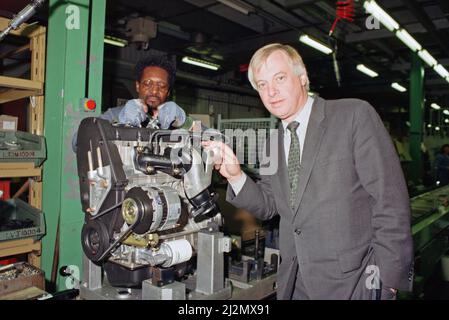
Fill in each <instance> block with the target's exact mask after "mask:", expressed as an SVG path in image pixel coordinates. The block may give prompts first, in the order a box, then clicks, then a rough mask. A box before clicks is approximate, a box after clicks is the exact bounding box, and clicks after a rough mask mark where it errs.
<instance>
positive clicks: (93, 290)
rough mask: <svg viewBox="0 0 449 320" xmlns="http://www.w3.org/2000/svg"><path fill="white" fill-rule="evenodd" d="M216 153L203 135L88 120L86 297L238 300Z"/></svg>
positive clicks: (80, 160) (84, 140) (83, 170)
mask: <svg viewBox="0 0 449 320" xmlns="http://www.w3.org/2000/svg"><path fill="white" fill-rule="evenodd" d="M195 141H196V143H195ZM213 156H214V155H213V151H209V152H204V155H202V150H201V137H200V136H199V135H198V136H196V135H195V133H191V132H187V131H181V130H175V131H169V130H158V129H148V128H133V127H125V126H120V125H112V124H110V123H109V122H108V121H105V120H102V119H98V118H86V119H84V120H83V121H82V122H81V124H80V127H79V131H78V144H77V165H78V176H79V183H80V197H81V203H82V209H83V211H84V212H85V222H84V226H83V228H82V235H81V240H82V247H83V251H84V254H85V259H84V266H83V267H84V270H83V271H84V274H83V281H82V284H81V288H80V290H81V296H82V297H83V298H86V299H116V298H121V299H123V298H126V299H167V298H168V299H202V298H205V297H206V296H207V297H209V298H211V296H213V298H217V299H225V298H227V297H229V295H230V287H229V285H228V283H227V281H225V278H224V270H223V269H224V266H223V265H224V262H223V261H224V260H223V253H224V252H229V250H230V247H231V243H230V238H228V237H225V236H223V233H221V232H220V231H219V227H220V226H221V225H222V218H221V214H220V212H219V208H218V206H217V204H216V201H217V198H218V195H217V193H215V192H214V190H213V189H212V187H211V180H212V170H213ZM103 271H104V273H105V274H106V277H105V279H104V280H103V279H102V272H103ZM117 288H125V289H124V290H117ZM167 292H168V293H167Z"/></svg>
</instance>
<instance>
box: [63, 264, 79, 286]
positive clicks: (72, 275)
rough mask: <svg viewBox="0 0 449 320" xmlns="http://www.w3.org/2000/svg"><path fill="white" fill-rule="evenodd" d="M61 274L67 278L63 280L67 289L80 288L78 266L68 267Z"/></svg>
mask: <svg viewBox="0 0 449 320" xmlns="http://www.w3.org/2000/svg"><path fill="white" fill-rule="evenodd" d="M63 273H64V274H65V275H66V276H67V278H66V279H65V287H66V288H67V289H79V288H80V269H79V267H78V266H74V265H69V266H67V267H66V268H65V269H64V270H63Z"/></svg>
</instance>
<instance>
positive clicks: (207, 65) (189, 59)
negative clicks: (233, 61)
mask: <svg viewBox="0 0 449 320" xmlns="http://www.w3.org/2000/svg"><path fill="white" fill-rule="evenodd" d="M182 62H184V63H188V64H192V65H194V66H198V67H202V68H206V69H211V70H218V69H219V68H220V66H219V65H218V64H215V63H212V62H209V61H205V60H200V59H196V58H192V57H184V58H182Z"/></svg>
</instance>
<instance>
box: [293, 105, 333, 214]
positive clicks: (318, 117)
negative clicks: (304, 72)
mask: <svg viewBox="0 0 449 320" xmlns="http://www.w3.org/2000/svg"><path fill="white" fill-rule="evenodd" d="M324 106H325V100H323V99H322V98H319V97H316V98H315V101H314V103H313V105H312V112H311V113H310V119H309V123H308V125H307V132H306V138H305V140H304V149H303V152H302V160H301V167H300V171H299V186H298V193H299V195H298V197H297V198H296V203H295V205H294V209H293V220H295V217H296V215H297V214H298V207H299V204H300V203H301V200H302V197H303V195H304V190H305V189H306V186H307V183H308V181H309V178H310V174H311V172H312V168H313V165H314V164H315V159H316V156H317V154H318V150H319V149H320V144H321V141H322V139H323V136H324V132H325V129H326V128H325V125H324V123H325V122H324V121H323V120H324V116H325V114H324ZM284 163H285V161H284ZM287 181H288V178H287Z"/></svg>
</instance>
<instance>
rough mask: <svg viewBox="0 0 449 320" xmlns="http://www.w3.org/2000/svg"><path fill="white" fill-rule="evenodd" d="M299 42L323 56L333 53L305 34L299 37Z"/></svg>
mask: <svg viewBox="0 0 449 320" xmlns="http://www.w3.org/2000/svg"><path fill="white" fill-rule="evenodd" d="M299 41H301V42H302V43H305V44H306V45H308V46H310V47H312V48H314V49H316V50H318V51H321V52H323V53H325V54H331V53H332V52H333V51H332V49H331V48H329V47H327V46H325V45H324V44H322V43H320V42H318V41H317V40H315V39H312V38H311V37H309V36H308V35H307V34H303V35H302V36H300V37H299Z"/></svg>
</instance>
